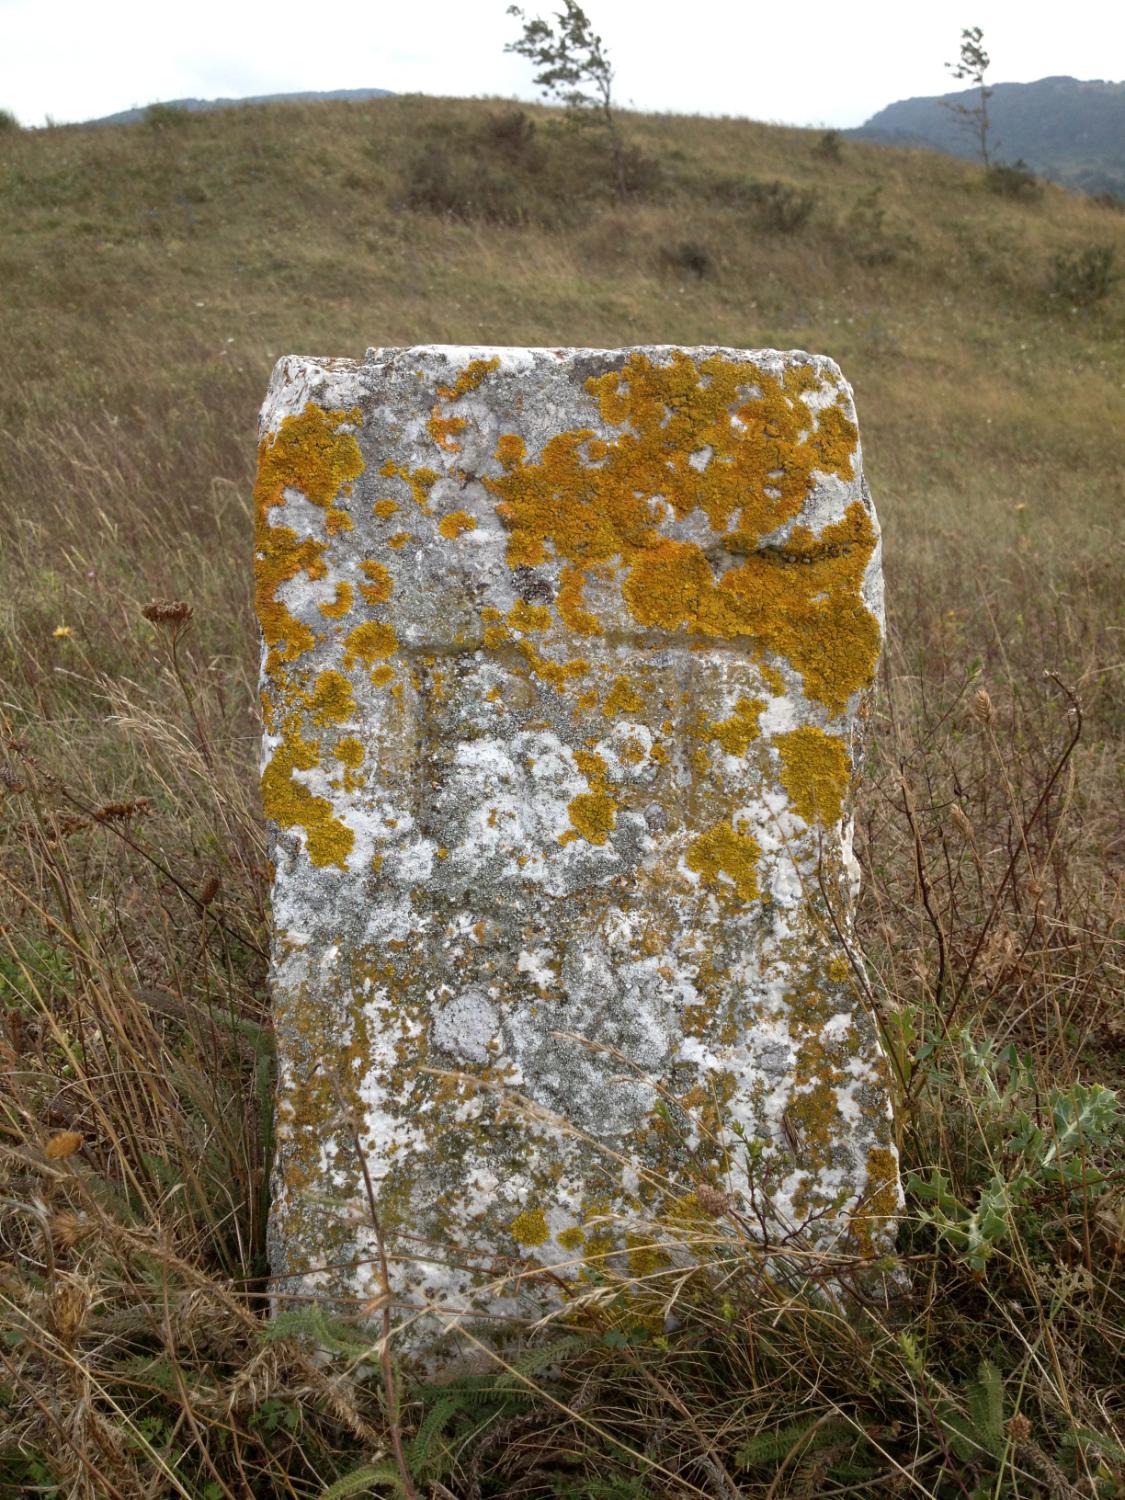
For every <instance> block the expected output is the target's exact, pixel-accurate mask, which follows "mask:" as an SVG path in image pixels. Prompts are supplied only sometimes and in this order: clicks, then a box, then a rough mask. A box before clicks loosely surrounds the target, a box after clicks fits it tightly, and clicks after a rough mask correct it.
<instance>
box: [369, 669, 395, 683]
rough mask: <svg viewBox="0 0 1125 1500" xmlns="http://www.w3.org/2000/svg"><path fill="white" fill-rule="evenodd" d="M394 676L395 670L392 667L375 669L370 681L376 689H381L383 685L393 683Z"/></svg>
mask: <svg viewBox="0 0 1125 1500" xmlns="http://www.w3.org/2000/svg"><path fill="white" fill-rule="evenodd" d="M394 675H395V669H394V668H393V667H386V666H384V667H376V668H375V670H374V672H372V674H371V681H372V682H373V683H374V685H375V686H376V687H383V686H384V684H386V683H388V682H393V681H394Z"/></svg>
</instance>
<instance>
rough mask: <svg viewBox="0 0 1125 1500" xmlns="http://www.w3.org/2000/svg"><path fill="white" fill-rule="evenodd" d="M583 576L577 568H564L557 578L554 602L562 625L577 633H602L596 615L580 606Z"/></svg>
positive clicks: (583, 582)
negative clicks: (557, 584)
mask: <svg viewBox="0 0 1125 1500" xmlns="http://www.w3.org/2000/svg"><path fill="white" fill-rule="evenodd" d="M585 581H586V580H585V577H584V575H583V573H582V571H581V570H580V569H579V568H570V567H567V568H564V569H563V570H562V574H561V576H560V578H559V586H558V590H557V592H556V594H555V604H556V606H557V607H558V611H559V616H560V618H561V619H562V622H563V624H564V625H569V626H570V628H571V630H574V631H577V633H578V634H579V635H603V634H604V633H605V632H604V631H603V630H602V627H601V625H600V623H599V621H598V617H597V616H596V615H592V614H591V613H590V611H589V610H588V609H583V607H582V589H583V585H584V584H585Z"/></svg>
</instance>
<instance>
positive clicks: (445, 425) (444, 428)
mask: <svg viewBox="0 0 1125 1500" xmlns="http://www.w3.org/2000/svg"><path fill="white" fill-rule="evenodd" d="M426 430H427V431H428V432H429V434H430V436H431V437H432V438H433V440H434V442H435V443H436V444H437V445H438V447H439V448H443V449H444V450H445V452H446V453H460V451H461V444H460V443H459V442H458V441H457V435H458V434H459V433H462V432H464V430H465V418H464V417H443V416H442V414H441V407H440V406H435V407H434V410H433V415H432V416H431V417H430V420H429V421H428V422H427V423H426Z"/></svg>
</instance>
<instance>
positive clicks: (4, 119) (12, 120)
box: [0, 109, 23, 134]
mask: <svg viewBox="0 0 1125 1500" xmlns="http://www.w3.org/2000/svg"><path fill="white" fill-rule="evenodd" d="M22 129H23V126H22V125H21V124H20V122H19V121H18V120H17V119H16V117H15V115H14V114H13V113H12V111H11V110H10V109H0V134H2V133H3V132H4V131H5V130H13V131H14V130H22Z"/></svg>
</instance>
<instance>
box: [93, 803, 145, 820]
mask: <svg viewBox="0 0 1125 1500" xmlns="http://www.w3.org/2000/svg"><path fill="white" fill-rule="evenodd" d="M151 811H152V803H151V802H150V801H149V799H148V798H147V797H131V798H130V799H129V800H128V801H127V802H104V803H103V804H102V806H101V807H96V808H95V809H94V817H95V818H96V819H97V821H98V822H99V823H119V822H124V821H125V820H126V819H127V818H146V817H147V816H148V815H149V813H150V812H151Z"/></svg>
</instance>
